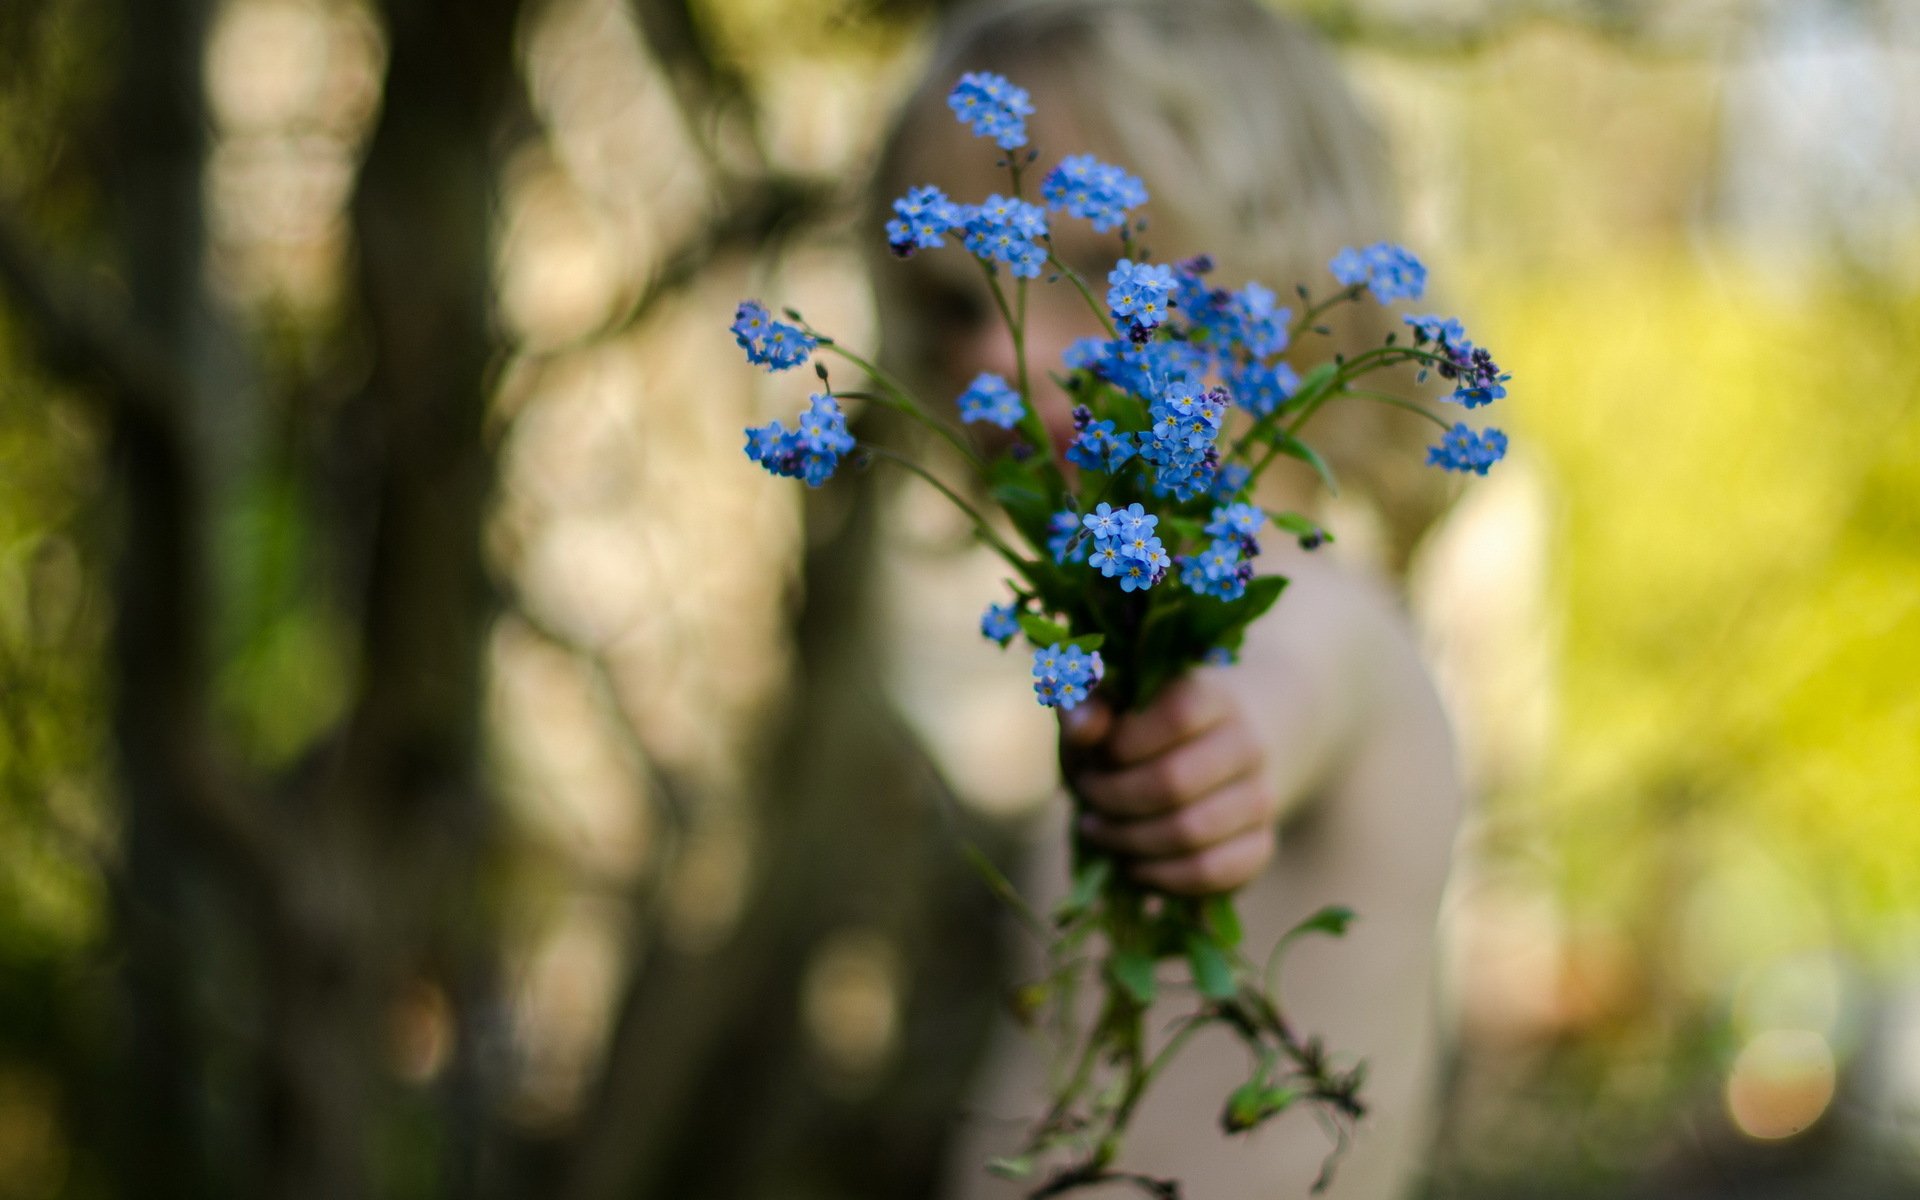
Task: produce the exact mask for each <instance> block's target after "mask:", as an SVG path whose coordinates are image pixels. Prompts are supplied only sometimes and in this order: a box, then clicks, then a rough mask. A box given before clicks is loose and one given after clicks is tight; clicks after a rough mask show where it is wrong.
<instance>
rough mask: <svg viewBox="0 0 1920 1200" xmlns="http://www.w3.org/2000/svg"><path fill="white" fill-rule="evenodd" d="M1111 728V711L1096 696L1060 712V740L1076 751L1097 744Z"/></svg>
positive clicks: (1104, 702) (1103, 701) (1105, 703)
mask: <svg viewBox="0 0 1920 1200" xmlns="http://www.w3.org/2000/svg"><path fill="white" fill-rule="evenodd" d="M1112 728H1113V709H1112V708H1111V707H1109V706H1108V704H1107V702H1106V701H1105V700H1102V699H1100V698H1099V697H1097V696H1090V697H1088V698H1087V699H1085V700H1082V701H1081V702H1080V703H1078V704H1076V705H1074V706H1073V707H1072V708H1066V709H1061V710H1060V737H1061V740H1062V741H1064V742H1065V743H1066V744H1067V745H1068V746H1070V747H1072V748H1074V749H1076V750H1084V749H1086V748H1087V747H1089V746H1093V745H1096V744H1098V743H1099V742H1100V741H1101V739H1103V738H1105V737H1106V736H1107V731H1108V730H1110V729H1112Z"/></svg>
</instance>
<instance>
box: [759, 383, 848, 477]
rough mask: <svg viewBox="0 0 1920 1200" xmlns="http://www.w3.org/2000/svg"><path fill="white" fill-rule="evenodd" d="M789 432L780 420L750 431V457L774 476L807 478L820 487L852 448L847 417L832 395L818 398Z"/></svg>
mask: <svg viewBox="0 0 1920 1200" xmlns="http://www.w3.org/2000/svg"><path fill="white" fill-rule="evenodd" d="M794 426H795V427H794V428H792V429H788V428H786V427H784V426H782V425H781V424H780V422H778V421H774V422H771V423H769V424H766V425H761V426H759V427H757V428H753V429H749V430H747V457H749V458H751V459H753V461H755V462H757V463H759V464H760V465H761V466H763V467H765V468H766V469H767V470H769V471H771V472H773V473H774V474H775V475H785V476H789V477H791V478H794V479H804V480H806V481H807V486H808V487H819V486H820V485H821V484H823V483H825V482H826V481H827V478H828V476H830V475H832V474H833V471H834V468H835V467H837V466H839V465H840V456H841V455H843V454H845V453H847V452H848V451H850V450H852V449H853V444H854V443H853V435H852V434H850V433H848V432H847V418H846V416H845V415H844V414H843V413H841V411H840V405H839V403H838V402H837V401H836V400H834V398H833V397H832V396H827V395H816V396H814V397H813V401H812V404H811V405H810V406H809V407H808V409H807V411H805V412H803V413H801V414H800V418H799V420H797V421H795V422H794Z"/></svg>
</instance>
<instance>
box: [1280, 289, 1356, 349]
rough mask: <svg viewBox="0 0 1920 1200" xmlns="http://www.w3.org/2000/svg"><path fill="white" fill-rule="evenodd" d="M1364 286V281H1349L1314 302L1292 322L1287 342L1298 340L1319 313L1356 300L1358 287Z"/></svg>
mask: <svg viewBox="0 0 1920 1200" xmlns="http://www.w3.org/2000/svg"><path fill="white" fill-rule="evenodd" d="M1366 286H1367V285H1366V284H1364V283H1350V284H1348V285H1347V286H1346V287H1344V288H1341V289H1340V290H1339V291H1337V292H1335V293H1334V294H1333V295H1331V296H1328V297H1327V298H1326V299H1325V300H1322V301H1321V302H1320V303H1318V304H1315V305H1313V306H1312V307H1310V308H1308V309H1307V310H1306V311H1305V312H1303V313H1301V314H1300V319H1299V320H1297V321H1295V322H1294V323H1293V328H1292V329H1291V330H1289V331H1288V332H1287V341H1289V342H1295V341H1298V340H1299V339H1300V335H1301V334H1303V333H1305V332H1306V331H1307V330H1308V329H1309V328H1311V327H1312V325H1313V322H1314V321H1315V319H1317V318H1318V317H1319V316H1320V314H1321V313H1323V312H1326V311H1327V310H1328V309H1330V308H1332V307H1333V306H1334V305H1336V304H1341V303H1344V302H1345V301H1348V300H1358V299H1359V298H1360V289H1362V288H1364V287H1366Z"/></svg>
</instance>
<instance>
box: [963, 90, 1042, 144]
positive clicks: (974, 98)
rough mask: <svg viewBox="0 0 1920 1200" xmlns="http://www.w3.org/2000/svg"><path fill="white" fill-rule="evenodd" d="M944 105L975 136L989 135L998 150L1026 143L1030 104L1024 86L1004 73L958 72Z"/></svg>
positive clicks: (1030, 110) (1031, 108) (1031, 105)
mask: <svg viewBox="0 0 1920 1200" xmlns="http://www.w3.org/2000/svg"><path fill="white" fill-rule="evenodd" d="M947 107H948V108H951V109H952V110H953V115H954V116H956V117H958V118H960V123H961V124H963V125H965V126H966V127H967V128H968V129H970V130H972V131H973V135H974V136H975V137H990V138H992V139H993V141H994V144H995V145H996V146H999V147H1000V148H1001V149H1002V150H1016V149H1018V148H1020V147H1021V146H1024V145H1026V144H1027V123H1026V119H1027V118H1028V117H1030V116H1032V115H1033V104H1032V103H1031V102H1030V101H1029V100H1028V99H1027V93H1026V90H1025V89H1024V88H1018V87H1015V86H1014V85H1013V84H1012V83H1009V82H1008V81H1007V79H1006V77H1005V76H1001V75H995V74H992V73H991V72H987V71H974V72H969V73H968V74H965V75H962V76H961V77H960V82H959V83H958V84H955V85H954V89H953V91H952V92H950V93H949V94H948V95H947Z"/></svg>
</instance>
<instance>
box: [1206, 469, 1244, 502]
mask: <svg viewBox="0 0 1920 1200" xmlns="http://www.w3.org/2000/svg"><path fill="white" fill-rule="evenodd" d="M1251 478H1253V468H1251V467H1243V466H1241V465H1240V464H1238V463H1235V464H1233V465H1232V466H1226V467H1221V468H1220V469H1219V471H1218V473H1217V474H1216V475H1215V476H1214V480H1213V498H1214V500H1215V501H1216V502H1219V503H1225V502H1227V501H1229V500H1232V499H1233V498H1234V497H1235V496H1238V495H1239V494H1240V492H1241V490H1242V489H1243V488H1245V487H1246V486H1247V481H1248V480H1249V479H1251Z"/></svg>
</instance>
